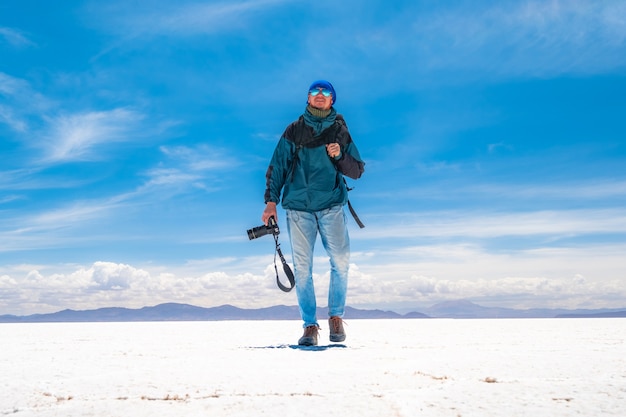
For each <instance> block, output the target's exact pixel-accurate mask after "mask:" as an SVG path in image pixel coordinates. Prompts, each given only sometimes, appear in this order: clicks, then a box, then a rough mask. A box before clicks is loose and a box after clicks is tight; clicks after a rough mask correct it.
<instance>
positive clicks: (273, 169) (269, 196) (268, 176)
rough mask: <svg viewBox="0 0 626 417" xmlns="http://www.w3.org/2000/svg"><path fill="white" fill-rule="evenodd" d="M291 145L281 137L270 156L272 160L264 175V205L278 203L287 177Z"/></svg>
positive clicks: (291, 150)
mask: <svg viewBox="0 0 626 417" xmlns="http://www.w3.org/2000/svg"><path fill="white" fill-rule="evenodd" d="M292 148H293V143H292V142H290V141H288V140H287V139H285V136H284V135H283V136H282V137H281V138H280V140H279V141H278V144H277V145H276V148H275V149H274V154H273V155H272V160H271V161H270V165H269V167H268V168H267V171H266V173H265V181H266V187H265V195H264V199H265V203H268V202H270V201H271V202H273V203H278V202H280V194H281V191H282V188H283V186H284V185H285V181H286V180H287V176H288V175H289V167H290V166H291V155H292V154H293V149H292Z"/></svg>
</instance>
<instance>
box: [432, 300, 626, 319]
mask: <svg viewBox="0 0 626 417" xmlns="http://www.w3.org/2000/svg"><path fill="white" fill-rule="evenodd" d="M622 310H625V309H617V310H615V309H597V310H585V309H578V310H567V309H549V308H531V309H527V310H516V309H512V308H501V307H483V306H481V305H478V304H475V303H473V302H471V301H469V300H456V301H445V302H442V303H438V304H435V305H433V306H432V307H430V308H427V309H425V310H424V313H425V314H427V315H428V316H430V317H436V318H456V319H460V318H481V319H483V318H557V317H558V318H566V317H624V315H623V314H624V311H622Z"/></svg>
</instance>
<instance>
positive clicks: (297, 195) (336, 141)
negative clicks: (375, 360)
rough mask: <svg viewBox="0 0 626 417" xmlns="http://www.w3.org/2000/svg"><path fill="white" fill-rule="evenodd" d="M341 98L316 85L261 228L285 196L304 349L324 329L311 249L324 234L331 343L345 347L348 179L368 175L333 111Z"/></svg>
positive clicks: (284, 143) (280, 151)
mask: <svg viewBox="0 0 626 417" xmlns="http://www.w3.org/2000/svg"><path fill="white" fill-rule="evenodd" d="M336 100H337V95H336V93H335V89H334V88H333V86H332V84H331V83H330V82H328V81H324V80H319V81H315V82H314V83H313V84H311V86H310V87H309V90H308V99H307V107H306V110H305V111H304V114H303V115H302V116H300V118H299V119H298V120H296V121H295V122H293V123H291V124H290V125H289V126H287V129H286V130H285V132H284V133H283V135H282V137H281V138H280V140H279V142H278V144H277V146H276V149H275V150H274V154H273V156H272V160H271V162H270V165H269V168H268V169H267V173H266V179H267V189H266V191H265V203H266V207H265V210H264V211H263V215H262V218H261V219H262V221H263V222H264V224H266V225H267V224H268V222H269V219H270V217H274V219H278V216H277V213H276V204H277V203H278V202H279V201H280V197H281V192H282V202H281V204H282V207H283V208H284V209H285V212H286V215H287V231H288V233H289V237H290V240H291V249H292V254H293V263H294V276H295V282H296V293H297V297H298V304H299V307H300V314H301V317H302V320H303V321H304V325H303V327H304V335H303V336H302V337H301V338H300V340H299V341H298V344H300V345H317V339H318V330H319V328H320V327H319V324H318V322H317V317H316V310H317V305H316V300H315V290H314V284H313V275H312V274H313V249H314V246H315V241H316V240H317V234H318V232H319V234H320V237H321V241H322V244H323V245H324V248H325V249H326V253H327V254H328V256H329V258H330V266H331V269H330V286H329V290H328V314H329V317H330V318H329V320H328V322H329V329H330V340H331V341H332V342H342V341H344V340H345V337H346V335H345V331H344V328H343V321H342V317H343V315H344V307H345V303H346V291H347V287H348V268H349V263H350V239H349V236H348V228H347V225H346V215H345V213H344V209H343V206H344V205H345V204H346V202H347V201H348V195H347V194H348V189H347V186H346V184H345V181H344V180H343V176H344V175H346V176H348V177H350V178H353V179H357V178H359V177H360V176H361V174H362V173H363V170H364V165H365V163H364V162H363V161H362V160H361V157H360V155H359V151H358V150H357V148H356V146H355V144H354V142H353V141H352V138H351V137H350V133H349V132H348V128H347V126H346V124H345V121H344V119H343V117H342V116H341V115H340V114H338V113H337V112H336V110H335V108H334V107H333V104H334V103H335V102H336Z"/></svg>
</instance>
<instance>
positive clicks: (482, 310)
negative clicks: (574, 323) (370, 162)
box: [0, 300, 626, 323]
mask: <svg viewBox="0 0 626 417" xmlns="http://www.w3.org/2000/svg"><path fill="white" fill-rule="evenodd" d="M327 315H328V309H327V308H318V309H317V316H318V317H320V318H322V317H327ZM345 317H346V319H415V318H455V319H464V318H472V319H474V318H475V319H484V318H576V317H590V318H594V317H595V318H600V317H626V308H623V309H617V310H615V309H613V310H610V309H597V310H565V309H540V308H534V309H528V310H516V309H512V308H500V307H484V306H481V305H478V304H475V303H473V302H471V301H469V300H456V301H446V302H443V303H439V304H435V305H433V306H431V307H430V308H427V309H425V310H424V311H423V312H416V311H414V312H411V313H407V314H403V315H402V314H398V313H395V312H393V311H383V310H361V309H357V308H352V307H346V316H345ZM298 319H300V312H299V310H298V307H297V306H285V305H278V306H273V307H266V308H258V309H242V308H238V307H234V306H232V305H223V306H219V307H211V308H205V307H198V306H193V305H189V304H178V303H166V304H159V305H156V306H152V307H143V308H139V309H130V308H121V307H109V308H99V309H96V310H62V311H59V312H56V313H50V314H33V315H30V316H13V315H4V316H0V323H54V322H116V321H119V322H123V321H217V320H298Z"/></svg>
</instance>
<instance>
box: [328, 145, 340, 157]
mask: <svg viewBox="0 0 626 417" xmlns="http://www.w3.org/2000/svg"><path fill="white" fill-rule="evenodd" d="M326 152H328V156H330V157H331V158H338V157H339V156H340V155H341V146H339V144H338V143H329V144H328V145H326Z"/></svg>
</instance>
